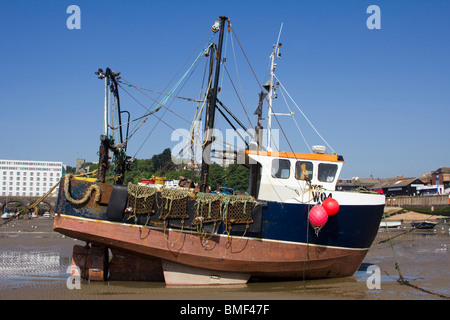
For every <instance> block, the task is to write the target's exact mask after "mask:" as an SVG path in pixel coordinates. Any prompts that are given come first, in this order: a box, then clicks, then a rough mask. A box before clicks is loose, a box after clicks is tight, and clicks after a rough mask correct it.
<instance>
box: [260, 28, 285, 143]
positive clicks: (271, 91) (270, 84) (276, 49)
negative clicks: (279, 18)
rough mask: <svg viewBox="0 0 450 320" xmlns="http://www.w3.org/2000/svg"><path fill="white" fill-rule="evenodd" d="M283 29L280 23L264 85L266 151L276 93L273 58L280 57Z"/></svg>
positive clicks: (270, 134)
mask: <svg viewBox="0 0 450 320" xmlns="http://www.w3.org/2000/svg"><path fill="white" fill-rule="evenodd" d="M282 29H283V24H281V27H280V32H279V33H278V39H277V44H276V45H274V46H273V51H272V54H271V55H270V79H269V81H267V82H266V84H265V85H264V88H265V89H266V90H267V91H268V93H269V94H268V97H267V99H268V102H269V109H268V111H267V112H268V114H267V151H272V147H271V143H272V132H271V131H272V115H273V114H274V113H273V110H272V101H273V99H276V95H275V90H274V89H275V87H274V85H273V76H274V75H273V74H274V72H275V69H276V67H277V64H276V63H275V59H280V58H281V55H280V52H279V48H280V46H281V43H280V35H281V30H282Z"/></svg>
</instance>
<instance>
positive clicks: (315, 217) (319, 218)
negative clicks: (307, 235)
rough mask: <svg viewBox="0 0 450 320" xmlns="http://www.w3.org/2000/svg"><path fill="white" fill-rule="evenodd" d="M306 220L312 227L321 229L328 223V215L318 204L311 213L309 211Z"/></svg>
mask: <svg viewBox="0 0 450 320" xmlns="http://www.w3.org/2000/svg"><path fill="white" fill-rule="evenodd" d="M308 218H309V222H310V223H311V224H312V225H313V226H314V227H323V226H324V225H325V223H327V221H328V213H327V210H325V208H324V207H323V206H321V205H320V204H319V205H316V206H314V207H313V208H312V209H311V211H309V216H308Z"/></svg>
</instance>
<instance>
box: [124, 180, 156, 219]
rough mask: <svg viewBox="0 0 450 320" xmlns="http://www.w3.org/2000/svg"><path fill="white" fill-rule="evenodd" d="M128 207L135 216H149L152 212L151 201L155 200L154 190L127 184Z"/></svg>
mask: <svg viewBox="0 0 450 320" xmlns="http://www.w3.org/2000/svg"><path fill="white" fill-rule="evenodd" d="M127 191H128V205H127V207H131V208H132V209H133V213H134V214H135V215H136V214H149V213H152V212H153V201H154V199H155V194H156V188H151V187H144V186H140V185H137V184H132V183H131V182H130V183H128V187H127Z"/></svg>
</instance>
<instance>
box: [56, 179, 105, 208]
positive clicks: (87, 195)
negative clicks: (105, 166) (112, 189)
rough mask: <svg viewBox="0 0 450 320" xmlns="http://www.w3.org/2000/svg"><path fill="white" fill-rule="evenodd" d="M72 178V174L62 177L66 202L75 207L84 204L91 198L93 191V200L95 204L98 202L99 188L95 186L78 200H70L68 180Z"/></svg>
mask: <svg viewBox="0 0 450 320" xmlns="http://www.w3.org/2000/svg"><path fill="white" fill-rule="evenodd" d="M73 177H74V176H73V175H72V174H68V175H66V176H65V177H64V194H65V196H66V200H67V201H69V202H70V203H72V204H75V205H81V204H84V203H85V202H87V201H88V200H89V198H90V197H91V193H92V191H94V190H95V198H94V200H95V202H100V196H101V188H100V187H99V186H98V185H96V184H93V185H91V186H90V187H89V189H88V190H87V192H86V194H85V195H84V197H83V198H81V199H79V200H77V199H74V198H72V196H71V195H70V191H69V188H70V179H72V178H73Z"/></svg>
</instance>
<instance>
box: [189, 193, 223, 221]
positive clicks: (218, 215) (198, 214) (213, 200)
mask: <svg viewBox="0 0 450 320" xmlns="http://www.w3.org/2000/svg"><path fill="white" fill-rule="evenodd" d="M224 197H225V195H223V194H215V193H202V192H199V193H197V197H196V199H195V219H194V221H193V222H192V224H193V225H198V224H202V223H208V222H216V221H220V220H222V200H223V198H224Z"/></svg>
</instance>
